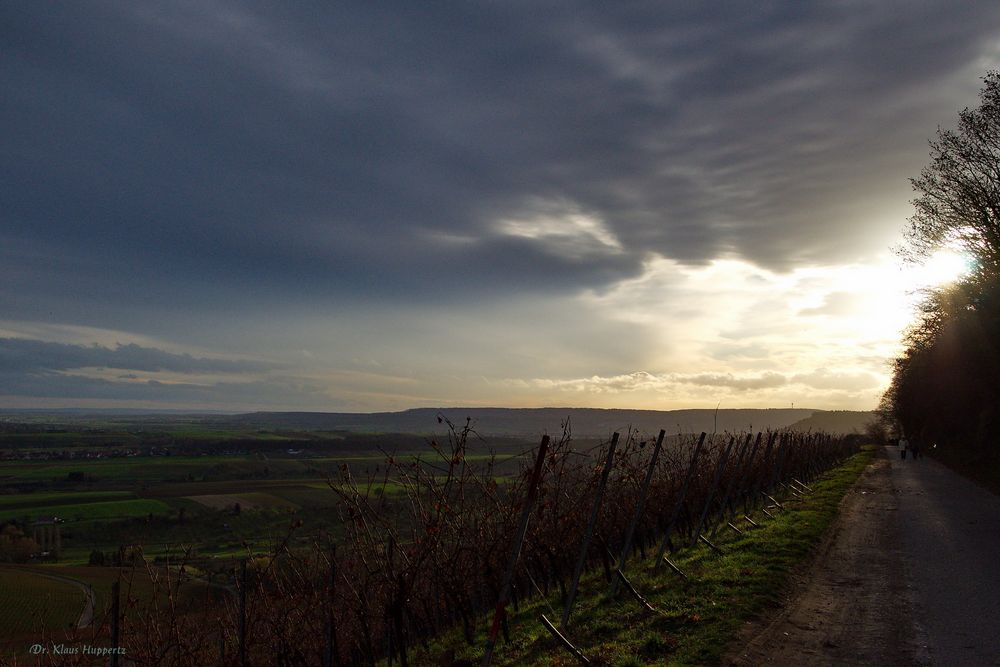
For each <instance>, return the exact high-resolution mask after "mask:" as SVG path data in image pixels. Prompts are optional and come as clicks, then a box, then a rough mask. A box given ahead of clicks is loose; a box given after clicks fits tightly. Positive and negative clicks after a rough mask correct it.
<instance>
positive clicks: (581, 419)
mask: <svg viewBox="0 0 1000 667" xmlns="http://www.w3.org/2000/svg"><path fill="white" fill-rule="evenodd" d="M825 414H841V413H826V412H823V411H817V410H813V409H804V408H769V409H731V410H718V411H716V410H714V409H711V408H709V409H696V410H617V409H598V408H463V407H450V408H447V407H446V408H417V409H413V410H404V411H402V412H375V413H336V412H255V413H252V414H246V415H233V416H230V417H226V418H219V419H220V420H221V419H225V420H227V421H232V423H233V424H234V425H238V426H241V427H251V426H253V427H259V428H286V429H287V428H295V429H309V430H343V431H355V432H381V433H426V434H431V433H437V432H441V431H442V430H443V428H442V424H441V423H439V422H438V419H437V418H438V415H442V416H444V417H446V418H447V419H449V420H450V421H452V422H453V423H455V424H456V425H457V426H463V425H464V424H465V421H466V419H467V418H468V419H471V420H472V426H473V428H475V429H476V431H477V432H479V433H480V434H482V435H495V436H500V435H505V436H535V435H538V434H540V433H550V434H556V433H559V432H561V431H562V424H563V422H564V421H566V420H567V419H568V420H569V424H570V427H571V430H572V434H573V435H574V436H576V437H586V438H605V437H608V435H610V434H611V433H612V432H614V431H621V432H624V431H625V429H627V428H629V427H630V426H631V427H632V428H634V429H638V430H639V431H640V432H645V433H656V432H657V431H659V430H660V429H661V428H662V429H666V431H667V432H668V433H698V432H701V431H705V432H708V433H711V432H713V431H716V430H717V431H719V432H723V431H746V430H750V429H751V428H752V429H754V430H761V429H780V428H786V427H789V426H792V425H793V424H796V428H797V429H799V430H808V429H810V428H811V429H812V430H814V431H819V430H824V431H828V432H831V433H851V432H854V431H855V430H859V431H860V430H863V424H864V422H866V421H867V420H868V419H869V418H870V414H871V413H843V414H850V415H858V417H856V418H855V417H851V418H849V419H848V418H844V419H845V420H846V421H844V423H845V424H846V423H848V422H849V423H850V428H848V429H843V428H840V427H834V426H835V425H836V424H837V423H839V421H838V419H837V418H831V420H828V422H827V423H828V426H827V427H824V426H821V425H820V422H808V423H806V424H805V426H802V427H800V426H798V425H797V424H799V423H803V422H804V420H810V419H813V418H814V417H815V418H816V419H819V418H820V416H821V415H825ZM857 423H861V424H862V427H861V428H858V429H855V425H856V424H857Z"/></svg>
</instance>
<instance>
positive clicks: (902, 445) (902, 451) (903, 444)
mask: <svg viewBox="0 0 1000 667" xmlns="http://www.w3.org/2000/svg"><path fill="white" fill-rule="evenodd" d="M909 447H910V443H909V442H907V440H906V438H905V437H902V438H900V439H899V458H901V459H905V458H906V450H907V449H909Z"/></svg>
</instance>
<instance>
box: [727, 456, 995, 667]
mask: <svg viewBox="0 0 1000 667" xmlns="http://www.w3.org/2000/svg"><path fill="white" fill-rule="evenodd" d="M878 454H879V455H878V457H877V458H876V459H875V461H874V463H873V464H872V465H871V466H869V468H868V469H867V470H866V471H865V472H864V474H863V475H862V477H861V479H860V480H859V482H858V483H857V484H856V485H855V486H854V487H853V488H852V489H851V491H850V492H848V494H847V496H846V497H845V498H844V501H843V503H842V504H841V513H840V516H839V518H838V519H837V521H836V522H835V524H834V526H833V527H832V529H831V530H830V532H829V534H828V535H827V537H826V539H825V541H824V542H823V544H822V545H821V547H820V549H819V551H818V553H817V555H816V558H815V560H814V562H813V563H812V564H811V565H810V566H809V568H807V569H806V570H804V571H803V572H801V573H798V574H797V575H796V581H795V585H794V586H793V587H792V589H791V592H790V593H789V598H788V600H787V604H786V605H785V607H784V608H783V609H782V611H781V612H780V613H778V614H777V615H776V616H775V617H774V618H771V619H768V620H767V621H764V622H759V623H755V624H752V625H750V626H749V627H748V628H747V629H746V632H745V633H744V638H743V639H742V640H741V641H740V642H738V643H739V644H740V645H739V646H737V647H736V648H735V649H734V651H733V652H732V653H731V654H730V656H729V657H728V658H727V659H726V663H727V664H732V665H937V666H942V667H948V666H950V665H984V666H990V665H994V666H1000V496H996V495H994V494H992V493H990V492H989V491H986V490H985V489H983V488H982V487H979V486H977V485H976V484H974V483H973V482H970V481H968V480H967V479H965V478H963V477H961V476H960V475H958V474H956V473H954V472H952V471H951V470H949V469H948V468H946V467H944V466H942V465H941V464H939V463H937V462H935V461H933V460H931V459H928V458H922V459H920V460H917V461H914V460H912V459H911V458H909V457H908V458H907V459H906V460H900V458H899V455H898V453H897V452H896V451H895V449H894V448H885V449H884V450H882V451H880V452H879V453H878Z"/></svg>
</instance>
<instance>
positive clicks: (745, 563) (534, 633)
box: [411, 446, 874, 667]
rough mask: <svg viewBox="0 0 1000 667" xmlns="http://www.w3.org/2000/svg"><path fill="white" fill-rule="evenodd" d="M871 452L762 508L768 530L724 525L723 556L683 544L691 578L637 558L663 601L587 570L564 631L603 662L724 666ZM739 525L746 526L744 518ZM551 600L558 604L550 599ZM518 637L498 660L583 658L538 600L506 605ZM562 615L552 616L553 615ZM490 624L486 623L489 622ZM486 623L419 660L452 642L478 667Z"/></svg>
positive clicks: (434, 658) (636, 577)
mask: <svg viewBox="0 0 1000 667" xmlns="http://www.w3.org/2000/svg"><path fill="white" fill-rule="evenodd" d="M873 457H874V447H870V446H869V447H865V448H864V449H863V451H862V452H860V453H859V454H856V455H854V456H853V457H851V458H850V459H849V460H848V461H847V462H846V463H845V464H844V465H842V466H840V467H838V468H836V469H834V470H832V471H829V472H827V473H825V474H824V475H822V476H821V477H819V478H818V479H816V480H813V481H812V482H811V483H810V487H811V488H812V489H813V491H812V493H810V494H808V495H806V496H805V498H803V499H802V500H790V501H789V502H787V503H786V505H785V506H786V507H787V508H788V510H787V511H785V512H777V513H776V514H775V518H774V519H769V518H767V517H764V516H763V515H762V514H760V513H759V512H758V513H757V514H756V515H754V517H753V518H754V519H755V520H756V521H757V522H758V523H760V525H761V528H759V529H752V530H747V531H745V532H744V534H743V535H737V534H736V533H735V532H733V531H730V530H728V529H724V530H720V531H719V533H718V535H717V537H718V539H717V540H716V541H715V542H716V544H717V545H718V546H720V547H721V548H722V550H723V552H724V553H723V555H718V554H716V553H714V552H713V551H711V550H709V548H708V547H707V546H704V545H699V546H698V547H696V548H694V549H682V550H680V551H679V552H677V553H675V554H673V555H672V556H671V560H672V561H673V562H675V563H676V564H677V565H678V566H679V567H680V569H681V570H683V571H684V573H685V574H687V576H688V580H687V581H686V582H685V581H683V580H681V579H680V578H679V577H678V576H677V575H675V574H673V573H672V572H670V571H669V570H668V569H667V568H666V567H663V568H659V569H653V568H652V563H651V561H650V560H646V561H641V560H640V559H639V558H638V556H635V557H633V558H632V559H631V560H630V561H629V563H628V567H627V569H626V574H627V575H628V576H629V578H630V579H631V581H632V583H633V585H634V586H635V588H636V589H637V590H638V591H639V592H640V593H641V594H642V595H643V596H644V597H645V598H646V599H647V600H648V601H649V602H650V604H651V605H652V606H653V607H655V608H656V610H657V612H656V613H653V612H650V611H648V610H645V609H644V608H642V607H641V606H640V605H639V604H638V602H637V601H636V600H635V599H634V598H633V597H631V596H630V595H629V594H628V593H627V592H624V591H623V592H622V593H620V594H619V595H618V597H617V598H614V599H612V598H610V597H609V595H608V584H607V582H606V580H605V579H604V576H603V573H601V572H593V571H592V572H590V573H588V576H586V577H585V578H584V579H583V581H582V582H581V586H580V594H579V597H578V601H577V604H576V606H575V607H574V610H573V617H572V621H571V624H570V627H569V629H568V631H567V632H566V636H567V638H568V639H569V640H570V641H572V642H573V643H574V644H575V645H576V647H577V648H579V649H580V650H581V651H582V652H583V653H584V655H586V656H587V657H588V658H590V660H591V661H592V663H594V664H596V665H611V666H615V667H626V666H636V665H711V664H714V663H717V662H718V660H719V659H720V658H721V656H722V655H723V653H724V652H725V650H726V648H727V646H728V645H729V644H730V643H731V642H732V641H733V639H734V638H735V637H736V636H737V635H738V633H739V631H740V629H741V627H742V626H743V624H744V623H745V622H746V621H748V620H750V619H752V618H754V617H757V616H759V615H761V614H762V613H765V612H767V611H769V610H773V609H774V608H776V607H777V606H778V605H779V603H780V598H781V593H782V591H784V590H786V589H787V587H788V586H789V582H790V579H789V577H790V574H791V573H792V572H793V570H794V569H795V568H797V567H799V566H802V565H803V564H804V563H806V562H807V561H808V559H809V556H810V555H811V554H812V552H813V550H814V549H815V547H816V546H817V545H818V544H819V543H820V541H821V539H822V537H823V534H824V533H825V531H826V530H827V528H828V527H829V526H830V525H831V524H832V523H833V520H834V518H836V515H837V511H838V507H839V504H840V501H841V499H842V498H843V497H844V495H845V494H846V493H847V491H848V490H849V489H850V487H851V486H852V485H853V484H854V482H855V481H857V479H858V477H859V476H860V474H861V472H862V471H863V470H864V468H865V467H866V466H867V465H868V464H869V463H870V462H871V460H872V459H873ZM740 525H741V526H742V525H744V524H740ZM549 604H551V605H552V607H553V608H555V609H556V610H561V609H562V607H561V601H560V600H559V599H558V597H557V596H551V597H550V599H549ZM508 611H509V613H510V614H511V618H510V637H511V643H509V644H507V643H505V642H504V641H503V640H502V639H501V641H500V643H499V646H498V649H497V653H496V654H495V657H494V663H493V664H496V665H552V666H567V667H568V666H570V665H578V664H579V663H578V662H577V661H576V660H575V659H574V658H573V657H572V656H571V655H570V654H569V653H568V652H567V651H566V650H564V649H563V648H561V647H560V646H559V645H558V644H557V641H556V640H555V639H554V638H553V637H552V636H551V635H550V634H549V633H548V632H547V631H546V630H545V628H544V627H543V626H542V623H541V621H540V620H539V617H540V615H541V614H543V613H544V614H546V615H548V616H550V617H551V613H550V612H549V610H548V606H547V605H546V604H545V602H544V601H543V600H541V599H540V598H535V599H533V600H530V601H527V602H522V603H521V606H520V612H519V613H516V614H515V613H514V610H513V608H512V607H509V608H508ZM552 620H553V621H555V619H552ZM484 626H485V627H484ZM486 628H488V624H487V623H485V622H483V623H480V624H479V634H478V636H477V638H476V645H475V646H473V647H470V646H468V645H467V644H466V643H465V642H464V640H463V639H462V636H461V633H460V632H456V633H451V634H448V635H446V636H444V637H442V638H441V640H440V641H438V642H435V643H433V644H431V646H430V647H429V650H426V649H420V648H416V649H415V650H414V651H413V653H411V658H412V660H413V663H414V664H420V665H423V664H439V663H438V659H439V656H440V655H441V653H442V652H444V651H445V650H446V649H454V650H455V652H456V655H457V656H458V657H460V658H465V659H471V660H473V661H476V663H477V664H478V660H479V658H481V656H482V646H483V645H484V644H485V631H486Z"/></svg>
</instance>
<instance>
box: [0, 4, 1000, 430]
mask: <svg viewBox="0 0 1000 667" xmlns="http://www.w3.org/2000/svg"><path fill="white" fill-rule="evenodd" d="M998 64H1000V3H987V2H981V3H976V2H960V3H956V2H954V0H947V1H945V0H937V1H934V0H928V1H926V2H920V3H908V4H901V3H888V2H886V3H871V2H829V3H817V2H786V3H778V2H774V3H771V2H752V3H751V2H732V3H687V2H685V3H680V2H676V3H669V2H666V3H665V2H649V3H643V2H637V3H593V4H583V3H580V4H571V3H561V2H559V3H547V2H524V3H520V2H507V3H471V2H460V3H450V4H446V3H413V2H397V3H392V2H386V3H376V2H356V3H273V2H271V3H254V2H243V3H235V2H217V1H215V0H193V1H191V2H155V3H136V2H63V3H47V2H27V1H25V2H15V1H10V2H3V3H2V4H0V86H2V88H0V90H2V95H0V122H2V126H3V132H2V135H0V146H2V150H0V407H8V408H10V407H57V406H92V407H110V406H120V407H163V408H206V409H230V410H248V409H301V410H351V411H355V410H356V411H370V410H381V409H399V408H406V407H415V406H425V405H428V406H434V405H456V404H465V405H509V406H542V405H558V406H604V407H643V408H676V407H707V406H712V407H714V406H715V405H716V404H717V403H718V402H720V401H721V402H722V404H723V406H725V407H744V406H787V405H789V404H791V403H795V405H797V406H801V407H818V408H856V409H867V408H871V407H873V405H874V404H875V402H876V401H877V398H878V395H879V393H880V391H881V389H882V388H883V387H884V385H885V382H886V379H887V375H888V367H887V365H886V361H887V359H888V358H890V357H891V356H892V355H893V353H894V352H895V351H896V350H897V349H898V339H899V333H900V330H901V328H902V327H903V326H904V325H905V324H906V322H907V320H908V319H909V317H910V310H909V309H910V303H911V302H912V300H913V299H914V298H915V296H914V295H912V294H910V292H911V291H912V289H914V288H915V287H918V286H919V285H922V284H924V285H925V284H928V283H933V282H935V281H937V280H940V279H942V278H944V277H946V276H947V275H948V272H949V271H950V270H951V268H952V267H951V262H950V261H949V260H948V259H947V258H946V257H942V258H939V260H940V261H937V263H936V264H934V265H933V266H930V267H924V268H916V267H909V268H907V267H902V268H901V266H900V263H899V261H898V260H897V259H896V258H895V256H894V255H893V254H892V252H891V247H892V246H893V245H895V244H898V243H899V242H900V241H901V235H900V232H901V230H902V228H903V226H904V224H905V221H906V218H907V217H908V215H909V212H910V207H909V204H908V201H909V199H910V198H911V191H910V186H909V182H908V178H909V177H912V176H915V175H917V173H918V172H919V170H920V167H921V166H922V165H923V164H924V163H925V162H926V161H927V153H928V147H927V140H928V139H929V138H931V137H932V136H933V134H934V132H935V130H936V128H937V127H938V126H939V125H940V126H944V127H950V126H952V125H953V124H954V122H955V119H956V117H957V112H958V111H959V110H960V109H961V108H963V107H965V106H971V105H975V104H976V100H977V97H976V94H977V91H978V90H979V87H980V85H981V81H980V77H981V76H982V75H983V74H984V73H985V71H986V70H987V69H989V68H991V67H995V66H997V65H998Z"/></svg>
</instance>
